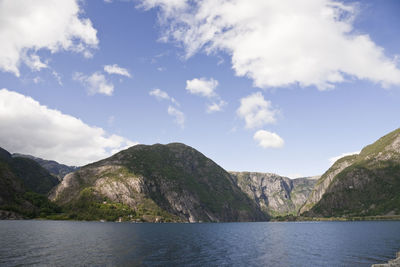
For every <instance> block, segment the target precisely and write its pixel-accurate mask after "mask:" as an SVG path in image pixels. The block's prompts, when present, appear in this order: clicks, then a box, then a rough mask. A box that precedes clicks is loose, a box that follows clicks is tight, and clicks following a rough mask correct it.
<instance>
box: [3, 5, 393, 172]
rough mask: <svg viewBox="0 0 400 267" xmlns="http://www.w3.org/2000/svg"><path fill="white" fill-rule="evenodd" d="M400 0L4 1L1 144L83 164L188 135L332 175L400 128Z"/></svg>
mask: <svg viewBox="0 0 400 267" xmlns="http://www.w3.org/2000/svg"><path fill="white" fill-rule="evenodd" d="M399 13H400V1H398V0H385V1H380V0H367V1H359V2H356V1H333V0H302V1H292V0H279V1H277V0H268V1H267V0H203V1H186V0H137V1H127V0H125V1H122V0H121V1H118V0H107V1H89V0H35V1H33V0H0V146H1V147H3V148H4V149H7V150H8V151H10V152H12V153H14V152H19V153H26V154H31V155H34V156H38V157H41V158H45V159H52V160H56V161H58V162H60V163H64V164H68V165H76V166H81V165H84V164H88V163H90V162H93V161H97V160H100V159H102V158H105V157H108V156H110V155H112V154H114V153H116V152H118V151H120V150H122V149H125V148H127V147H130V146H132V145H136V144H149V145H150V144H155V143H162V144H167V143H171V142H182V143H185V144H187V145H189V146H192V147H194V148H195V149H197V150H199V151H200V152H201V153H203V154H204V155H206V156H207V157H209V158H211V159H212V160H214V161H215V162H216V163H218V164H219V165H220V166H221V167H223V168H224V169H226V170H231V171H259V172H273V173H277V174H280V175H284V176H288V177H291V178H295V177H302V176H312V175H319V174H322V173H323V172H325V171H326V170H327V169H328V168H329V167H330V166H331V164H332V163H333V162H334V160H335V159H338V158H339V157H341V156H343V155H347V154H352V153H358V152H359V151H360V150H361V149H362V148H363V147H364V146H365V145H368V144H370V143H372V142H374V141H375V140H377V139H378V138H380V137H381V136H383V135H385V134H387V133H389V132H390V131H392V130H395V129H397V128H398V127H399V114H400V105H399V102H400V16H398V14H399Z"/></svg>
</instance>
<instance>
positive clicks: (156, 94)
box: [149, 88, 179, 106]
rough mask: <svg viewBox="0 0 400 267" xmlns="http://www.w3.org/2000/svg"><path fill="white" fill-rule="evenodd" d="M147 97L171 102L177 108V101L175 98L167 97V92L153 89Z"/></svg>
mask: <svg viewBox="0 0 400 267" xmlns="http://www.w3.org/2000/svg"><path fill="white" fill-rule="evenodd" d="M149 95H151V96H154V97H155V98H157V99H158V100H168V101H171V102H172V103H174V104H175V105H177V106H179V103H178V101H176V100H175V98H173V97H171V96H169V95H168V93H167V92H165V91H163V90H161V89H158V88H156V89H153V90H151V91H150V92H149Z"/></svg>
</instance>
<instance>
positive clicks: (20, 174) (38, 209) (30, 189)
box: [0, 148, 59, 219]
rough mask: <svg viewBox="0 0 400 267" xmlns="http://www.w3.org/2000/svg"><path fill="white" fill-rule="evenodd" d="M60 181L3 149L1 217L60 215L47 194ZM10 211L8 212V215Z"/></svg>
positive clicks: (0, 181)
mask: <svg viewBox="0 0 400 267" xmlns="http://www.w3.org/2000/svg"><path fill="white" fill-rule="evenodd" d="M55 184H57V179H55V178H54V177H53V176H51V175H50V174H49V173H48V172H47V171H46V170H44V169H43V168H42V167H40V166H39V165H38V164H37V163H36V162H34V161H32V160H30V159H22V160H20V159H13V158H12V157H11V154H10V153H8V152H7V151H6V150H4V149H2V148H0V218H1V219H6V218H22V217H29V218H33V217H37V216H40V215H43V214H44V215H45V214H50V213H53V212H58V211H59V210H58V208H57V207H56V206H55V205H54V204H52V203H50V202H49V201H48V199H47V197H46V196H45V195H42V194H41V193H44V194H47V193H48V192H49V191H50V190H51V189H52V187H53V186H54V185H55ZM5 211H7V212H5Z"/></svg>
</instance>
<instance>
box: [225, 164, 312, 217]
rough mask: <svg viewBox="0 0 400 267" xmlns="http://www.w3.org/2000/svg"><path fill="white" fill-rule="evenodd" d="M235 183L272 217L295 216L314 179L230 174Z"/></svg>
mask: <svg viewBox="0 0 400 267" xmlns="http://www.w3.org/2000/svg"><path fill="white" fill-rule="evenodd" d="M230 174H231V175H232V178H233V180H234V181H235V183H236V184H237V185H238V186H239V187H240V188H241V189H242V191H243V192H245V193H246V194H247V195H248V196H249V197H250V198H251V199H252V200H254V201H255V202H256V203H257V205H258V206H259V207H260V209H261V210H262V211H264V212H266V213H268V214H271V215H274V216H284V215H289V214H292V215H295V214H297V212H298V210H299V208H300V207H301V206H302V205H303V204H304V202H305V201H306V200H307V198H308V196H309V194H310V193H311V191H312V189H313V187H314V185H315V183H316V181H317V180H316V179H311V178H298V179H293V180H292V179H289V178H287V177H282V176H279V175H276V174H273V173H257V172H230Z"/></svg>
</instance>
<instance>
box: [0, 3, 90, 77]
mask: <svg viewBox="0 0 400 267" xmlns="http://www.w3.org/2000/svg"><path fill="white" fill-rule="evenodd" d="M80 2H81V1H80V0H63V1H57V0H36V1H25V0H2V1H0V25H1V26H0V70H2V71H6V72H11V73H14V74H15V75H16V76H19V75H20V72H19V67H20V65H21V63H24V64H26V65H27V66H28V67H30V68H31V69H33V70H40V69H42V68H46V67H47V64H46V63H44V62H42V60H41V59H40V57H39V56H38V54H37V52H38V51H39V50H41V49H46V50H49V51H50V52H51V53H56V52H58V51H73V52H77V53H82V54H83V55H84V56H86V57H87V56H90V55H91V49H93V48H96V47H97V45H98V39H97V31H96V29H94V28H93V26H92V22H91V21H90V20H89V19H86V18H83V17H82V14H83V11H82V9H81V7H80V6H79V3H80Z"/></svg>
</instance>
